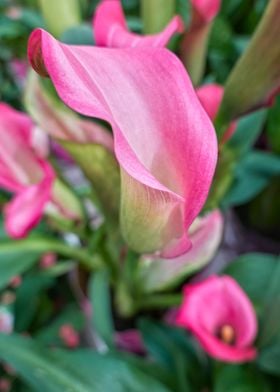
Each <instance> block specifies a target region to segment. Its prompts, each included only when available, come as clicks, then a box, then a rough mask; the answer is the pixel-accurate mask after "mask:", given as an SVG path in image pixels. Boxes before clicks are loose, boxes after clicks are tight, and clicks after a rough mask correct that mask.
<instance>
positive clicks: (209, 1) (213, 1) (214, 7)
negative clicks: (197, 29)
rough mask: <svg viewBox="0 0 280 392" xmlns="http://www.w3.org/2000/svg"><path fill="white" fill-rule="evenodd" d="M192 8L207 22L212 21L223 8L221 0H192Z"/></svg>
mask: <svg viewBox="0 0 280 392" xmlns="http://www.w3.org/2000/svg"><path fill="white" fill-rule="evenodd" d="M190 3H191V6H192V9H193V11H194V12H196V13H197V14H198V15H199V17H200V18H201V19H202V20H203V21H204V22H205V23H208V22H211V21H212V20H213V19H214V18H215V17H216V15H217V14H218V12H219V11H220V8H221V0H190Z"/></svg>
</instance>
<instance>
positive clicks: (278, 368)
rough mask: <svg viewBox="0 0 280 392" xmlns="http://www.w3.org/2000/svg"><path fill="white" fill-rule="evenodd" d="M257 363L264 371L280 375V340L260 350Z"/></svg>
mask: <svg viewBox="0 0 280 392" xmlns="http://www.w3.org/2000/svg"><path fill="white" fill-rule="evenodd" d="M257 363H258V365H259V367H260V368H261V370H263V371H264V372H267V373H271V374H274V375H276V376H280V342H279V341H278V342H277V343H276V342H275V343H274V344H273V345H271V346H268V347H265V349H264V350H262V351H261V352H260V355H259V357H258V359H257Z"/></svg>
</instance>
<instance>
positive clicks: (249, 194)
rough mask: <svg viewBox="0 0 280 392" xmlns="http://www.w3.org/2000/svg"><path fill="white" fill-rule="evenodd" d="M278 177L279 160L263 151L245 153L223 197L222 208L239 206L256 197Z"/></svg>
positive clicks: (279, 172)
mask: <svg viewBox="0 0 280 392" xmlns="http://www.w3.org/2000/svg"><path fill="white" fill-rule="evenodd" d="M279 175H280V158H279V157H278V156H277V155H276V154H272V153H269V152H263V151H257V150H255V151H252V152H250V153H247V154H246V155H245V156H244V158H243V159H242V160H241V161H240V162H239V163H238V165H237V166H236V168H235V180H234V182H233V184H232V186H231V188H230V190H229V192H228V193H227V195H226V196H225V198H224V200H223V202H222V206H223V207H224V208H228V207H230V206H232V205H241V204H244V203H246V202H248V201H250V200H251V199H252V198H253V197H255V196H257V195H258V194H259V193H260V192H261V191H262V190H263V189H264V188H265V187H266V186H267V185H268V184H269V182H270V181H271V179H272V178H273V177H276V176H279Z"/></svg>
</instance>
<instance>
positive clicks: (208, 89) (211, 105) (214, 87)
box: [196, 84, 237, 143]
mask: <svg viewBox="0 0 280 392" xmlns="http://www.w3.org/2000/svg"><path fill="white" fill-rule="evenodd" d="M196 93H197V96H198V98H199V100H200V102H201V104H202V106H203V107H204V109H205V110H206V113H207V114H208V116H209V117H210V119H211V120H212V121H213V122H214V120H215V118H216V116H217V114H218V111H219V108H220V105H221V103H222V99H223V96H224V88H223V87H222V86H220V85H218V84H206V85H205V86H201V87H199V88H198V89H197V90H196ZM236 126H237V124H236V122H232V123H231V124H230V126H229V127H228V129H227V131H226V133H225V134H224V137H223V140H222V142H223V143H225V142H226V141H227V140H228V139H230V138H231V136H232V135H233V133H234V131H235V130H236Z"/></svg>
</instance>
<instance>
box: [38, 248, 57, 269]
mask: <svg viewBox="0 0 280 392" xmlns="http://www.w3.org/2000/svg"><path fill="white" fill-rule="evenodd" d="M56 259H57V256H56V254H55V253H51V252H50V253H45V254H44V255H43V256H42V257H41V260H40V267H41V268H42V269H48V268H50V267H53V266H54V265H55V264H56Z"/></svg>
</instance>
